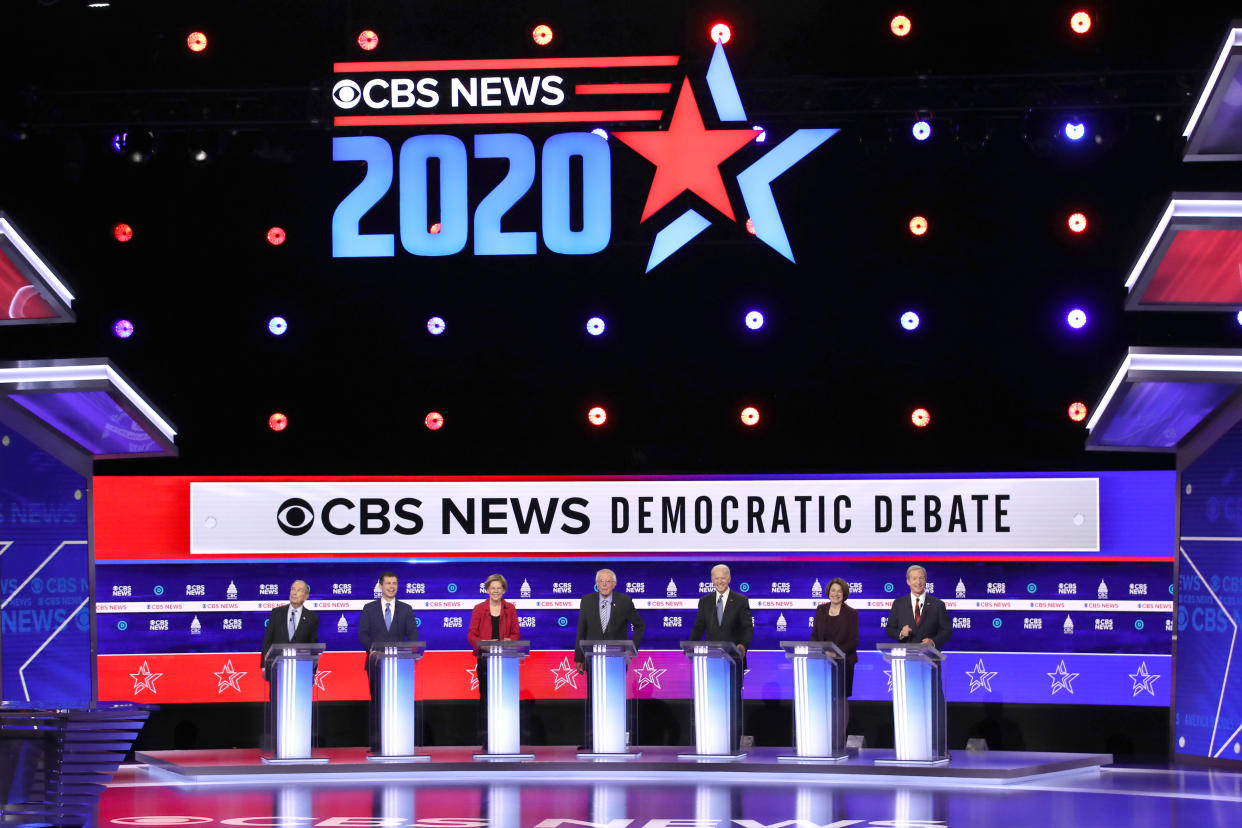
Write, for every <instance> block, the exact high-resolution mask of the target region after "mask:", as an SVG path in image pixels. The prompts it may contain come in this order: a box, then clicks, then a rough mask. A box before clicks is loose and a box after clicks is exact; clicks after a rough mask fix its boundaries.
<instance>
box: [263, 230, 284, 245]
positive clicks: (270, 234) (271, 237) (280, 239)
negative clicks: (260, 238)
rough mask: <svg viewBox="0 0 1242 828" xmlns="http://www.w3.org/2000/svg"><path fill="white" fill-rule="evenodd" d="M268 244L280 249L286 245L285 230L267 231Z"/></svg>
mask: <svg viewBox="0 0 1242 828" xmlns="http://www.w3.org/2000/svg"><path fill="white" fill-rule="evenodd" d="M267 243H268V244H270V245H272V246H273V247H279V246H280V245H282V244H284V243H285V228H283V227H269V228H268V229H267Z"/></svg>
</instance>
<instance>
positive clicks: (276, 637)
mask: <svg viewBox="0 0 1242 828" xmlns="http://www.w3.org/2000/svg"><path fill="white" fill-rule="evenodd" d="M309 596H310V587H309V586H307V585H306V581H294V582H293V585H292V586H291V587H289V603H287V604H281V605H280V606H278V607H273V608H272V614H271V615H269V616H268V618H267V628H266V629H265V630H264V631H263V648H262V653H263V656H262V657H263V661H264V662H265V663H264V666H263V678H264V680H266V681H270V680H271V677H270V676H269V675H268V672H267V665H266V661H267V651H268V649H269V648H270V647H271V646H272V645H273V644H314V643H316V642H318V641H319V616H317V615H315V613H314V612H313V611H312V610H311V609H310V608H309V607H307V606H305V604H306V599H307V598H308V597H309Z"/></svg>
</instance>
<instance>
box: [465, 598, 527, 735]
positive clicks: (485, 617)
mask: <svg viewBox="0 0 1242 828" xmlns="http://www.w3.org/2000/svg"><path fill="white" fill-rule="evenodd" d="M508 589H509V582H508V581H506V580H505V576H503V575H500V574H496V575H488V576H487V580H486V581H484V582H483V591H484V592H486V593H487V600H485V601H480V602H479V603H477V604H475V605H474V610H473V611H471V613H470V628H469V629H468V630H466V640H467V641H469V642H470V647H471V649H474V648H476V647H478V646H479V642H480V641H499V640H502V639H509V640H510V641H518V640H520V639H521V637H522V630H521V628H520V627H519V626H518V617H517V607H516V606H514V605H513V604H511V603H509V602H508V601H506V600H505V599H504V594H505V592H506V591H508ZM476 655H478V654H477V653H476ZM475 675H476V676H477V677H478V679H479V715H478V726H479V744H482V745H486V744H487V657H486V656H483V655H479V660H478V662H477V663H476V665H475Z"/></svg>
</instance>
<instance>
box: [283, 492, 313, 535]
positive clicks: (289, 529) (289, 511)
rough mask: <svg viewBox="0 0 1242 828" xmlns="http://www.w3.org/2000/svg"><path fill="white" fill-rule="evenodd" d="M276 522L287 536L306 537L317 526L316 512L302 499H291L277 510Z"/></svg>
mask: <svg viewBox="0 0 1242 828" xmlns="http://www.w3.org/2000/svg"><path fill="white" fill-rule="evenodd" d="M276 522H277V523H278V524H280V528H281V531H283V532H284V533H285V534H286V535H305V534H306V533H307V532H309V531H310V529H311V527H312V526H314V525H315V511H314V510H313V509H312V508H311V505H310V504H309V503H307V502H306V501H305V500H303V499H302V498H300V497H291V498H289V499H288V500H286V501H285V502H284V503H282V504H280V507H279V508H278V509H277V510H276Z"/></svg>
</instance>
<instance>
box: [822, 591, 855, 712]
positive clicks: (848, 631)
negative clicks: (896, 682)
mask: <svg viewBox="0 0 1242 828" xmlns="http://www.w3.org/2000/svg"><path fill="white" fill-rule="evenodd" d="M849 597H850V587H849V584H847V583H845V581H844V580H842V579H841V578H833V579H832V580H831V581H829V582H828V602H827V603H824V604H820V605H819V606H818V607H816V608H815V623H814V625H813V626H812V627H811V640H812V641H831V642H832V643H833V644H836V645H837V647H838V648H839V649H840V650H841V652H843V653H845V697H846V698H847V699H848V698H849V697H850V696H851V695H853V693H854V665H855V664H857V663H858V610H856V609H854V608H853V607H851V606H850V605H849V604H847V603H845V599H847V598H849Z"/></svg>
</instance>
